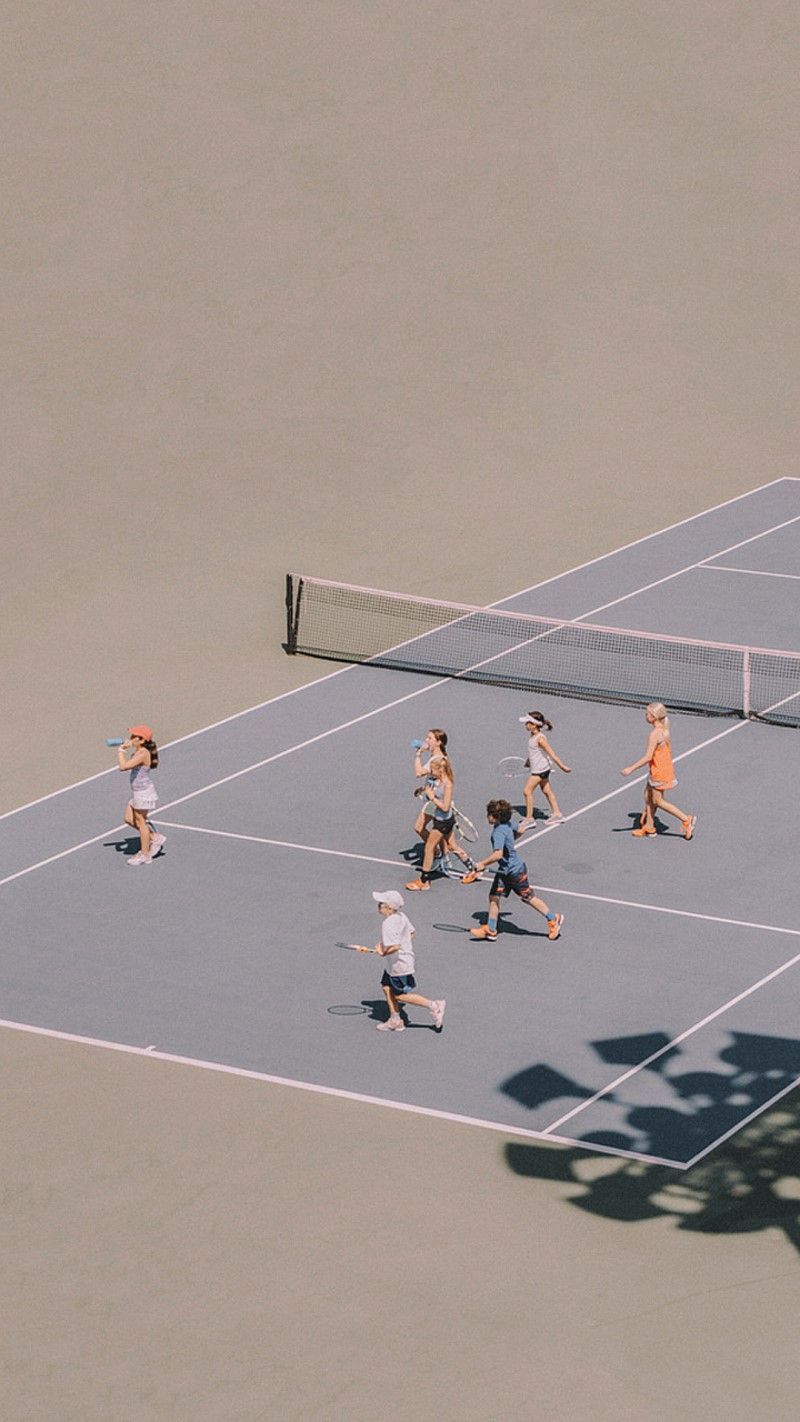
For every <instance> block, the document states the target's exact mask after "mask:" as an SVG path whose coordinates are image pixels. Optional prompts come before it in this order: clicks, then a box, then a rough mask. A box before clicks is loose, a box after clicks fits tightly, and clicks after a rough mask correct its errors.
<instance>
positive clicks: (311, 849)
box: [155, 811, 800, 931]
mask: <svg viewBox="0 0 800 1422" xmlns="http://www.w3.org/2000/svg"><path fill="white" fill-rule="evenodd" d="M155 813H156V814H158V811H156V812H155ZM158 824H160V825H164V826H165V827H166V828H167V829H178V830H181V829H182V830H191V832H192V834H215V835H218V836H219V837H220V839H244V840H247V841H249V843H251V844H271V845H273V846H274V847H275V848H277V849H301V850H305V851H306V853H307V854H330V855H333V856H334V857H335V858H337V859H362V860H363V861H364V862H365V863H366V864H390V865H391V866H392V868H394V869H398V868H399V869H409V868H410V866H409V865H408V864H406V862H405V860H403V859H379V858H378V857H377V856H376V855H374V854H351V853H350V851H349V850H347V849H321V848H320V846H319V845H316V844H295V843H294V841H293V840H291V839H265V838H264V837H263V836H262V835H259V834H234V832H233V830H218V829H206V827H205V826H204V825H179V824H176V823H175V822H174V821H173V820H162V818H161V816H160V815H159V816H158ZM799 931H800V930H799Z"/></svg>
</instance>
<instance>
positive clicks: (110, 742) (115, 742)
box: [106, 736, 122, 746]
mask: <svg viewBox="0 0 800 1422" xmlns="http://www.w3.org/2000/svg"><path fill="white" fill-rule="evenodd" d="M106 745H107V746H121V745H122V736H106Z"/></svg>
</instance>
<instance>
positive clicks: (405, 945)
mask: <svg viewBox="0 0 800 1422" xmlns="http://www.w3.org/2000/svg"><path fill="white" fill-rule="evenodd" d="M413 934H414V925H413V923H412V922H411V920H410V919H409V918H407V917H406V915H405V914H404V913H403V912H402V910H400V909H398V911H397V913H393V914H390V915H389V917H388V918H385V919H384V920H383V924H382V925H381V943H382V944H383V947H384V948H394V946H395V944H397V952H396V953H389V954H388V955H387V956H386V957H385V958H384V959H383V960H382V961H383V966H384V968H385V969H386V971H387V973H388V974H389V976H390V977H392V978H396V977H403V978H404V977H407V976H408V974H409V973H413V971H414V943H413Z"/></svg>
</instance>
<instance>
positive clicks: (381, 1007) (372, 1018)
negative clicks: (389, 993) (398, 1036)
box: [361, 997, 434, 1032]
mask: <svg viewBox="0 0 800 1422" xmlns="http://www.w3.org/2000/svg"><path fill="white" fill-rule="evenodd" d="M361 1006H362V1007H365V1008H366V1010H367V1013H368V1014H369V1015H368V1017H367V1021H368V1022H385V1021H386V1018H387V1016H388V1015H389V1009H388V1007H387V1006H386V998H385V997H382V998H380V999H379V998H366V997H362V999H361ZM400 1016H401V1017H402V1018H403V1021H404V1022H405V1024H406V1028H407V1030H409V1031H413V1030H414V1028H415V1027H419V1028H421V1029H422V1031H424V1032H432V1031H433V1030H434V1028H433V1026H432V1024H431V1023H430V1022H425V1021H424V1020H420V1019H416V1020H415V1019H414V1017H413V1016H411V1015H410V1014H409V1013H408V1012H407V1010H406V1009H405V1008H404V1006H403V1004H402V1003H401V1004H400Z"/></svg>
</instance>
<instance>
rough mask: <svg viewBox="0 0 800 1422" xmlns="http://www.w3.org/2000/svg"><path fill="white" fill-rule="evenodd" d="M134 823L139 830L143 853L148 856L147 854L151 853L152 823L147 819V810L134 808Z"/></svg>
mask: <svg viewBox="0 0 800 1422" xmlns="http://www.w3.org/2000/svg"><path fill="white" fill-rule="evenodd" d="M133 823H134V826H135V828H136V829H137V830H138V831H139V839H140V840H141V849H142V854H144V855H145V857H147V855H148V854H149V853H150V844H151V832H150V825H149V824H148V820H147V810H134V811H133Z"/></svg>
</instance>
